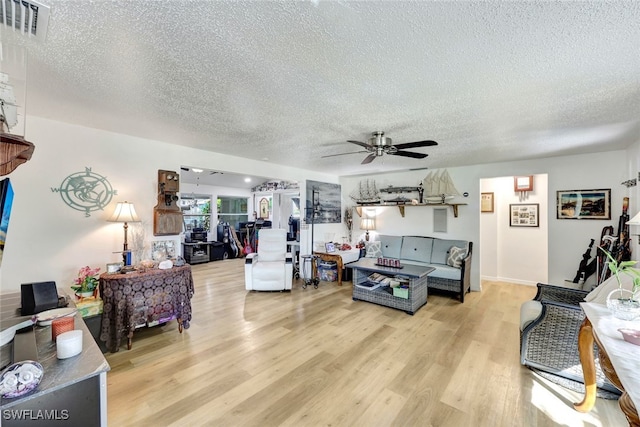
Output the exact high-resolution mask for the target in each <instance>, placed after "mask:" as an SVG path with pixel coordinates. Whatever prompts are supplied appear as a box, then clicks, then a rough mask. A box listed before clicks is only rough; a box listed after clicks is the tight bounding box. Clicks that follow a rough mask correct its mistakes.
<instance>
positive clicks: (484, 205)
mask: <svg viewBox="0 0 640 427" xmlns="http://www.w3.org/2000/svg"><path fill="white" fill-rule="evenodd" d="M480 212H493V193H481V195H480Z"/></svg>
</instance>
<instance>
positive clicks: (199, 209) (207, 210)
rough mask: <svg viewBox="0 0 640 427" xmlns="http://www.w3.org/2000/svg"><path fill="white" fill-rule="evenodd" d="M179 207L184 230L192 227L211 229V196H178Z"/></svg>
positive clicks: (189, 229)
mask: <svg viewBox="0 0 640 427" xmlns="http://www.w3.org/2000/svg"><path fill="white" fill-rule="evenodd" d="M180 209H181V210H182V219H183V223H184V230H185V231H191V230H193V229H194V228H202V229H204V230H205V231H211V197H209V196H202V195H200V196H199V195H193V194H190V195H182V196H180Z"/></svg>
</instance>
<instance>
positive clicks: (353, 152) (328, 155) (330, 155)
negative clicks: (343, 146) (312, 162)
mask: <svg viewBox="0 0 640 427" xmlns="http://www.w3.org/2000/svg"><path fill="white" fill-rule="evenodd" d="M358 153H368V151H366V150H364V151H352V152H351V153H338V154H327V155H326V156H321V158H325V157H336V156H344V155H346V154H358Z"/></svg>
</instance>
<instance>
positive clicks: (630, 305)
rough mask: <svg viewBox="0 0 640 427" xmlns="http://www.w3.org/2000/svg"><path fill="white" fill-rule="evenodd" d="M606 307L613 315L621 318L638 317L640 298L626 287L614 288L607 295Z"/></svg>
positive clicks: (639, 313) (632, 318) (639, 314)
mask: <svg viewBox="0 0 640 427" xmlns="http://www.w3.org/2000/svg"><path fill="white" fill-rule="evenodd" d="M607 308H608V309H609V311H611V314H613V316H614V317H616V318H618V319H622V320H634V319H637V318H640V300H638V297H637V295H635V294H634V293H633V292H631V291H630V290H627V289H614V290H613V291H611V292H609V295H607Z"/></svg>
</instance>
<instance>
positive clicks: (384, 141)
mask: <svg viewBox="0 0 640 427" xmlns="http://www.w3.org/2000/svg"><path fill="white" fill-rule="evenodd" d="M367 141H368V143H367V142H361V141H353V140H347V142H349V143H351V144H355V145H358V146H360V147H362V148H364V149H365V150H364V151H355V152H352V153H339V154H330V155H327V156H322V157H334V156H342V155H346V154H356V153H369V155H368V156H367V157H365V158H364V160H363V161H362V164H363V165H366V164H367V163H371V162H372V161H373V160H375V158H376V157H380V156H383V155H385V154H389V155H391V156H401V157H411V158H413V159H424V158H425V157H427V156H428V154H426V153H418V152H415V151H404V150H405V149H407V148H418V147H431V146H434V145H438V143H437V142H435V141H430V140H425V141H415V142H407V143H404V144H395V145H393V140H392V139H391V138H389V137H388V136H384V132H383V131H375V132H373V133H372V134H371V137H370V138H369V139H368V140H367Z"/></svg>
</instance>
